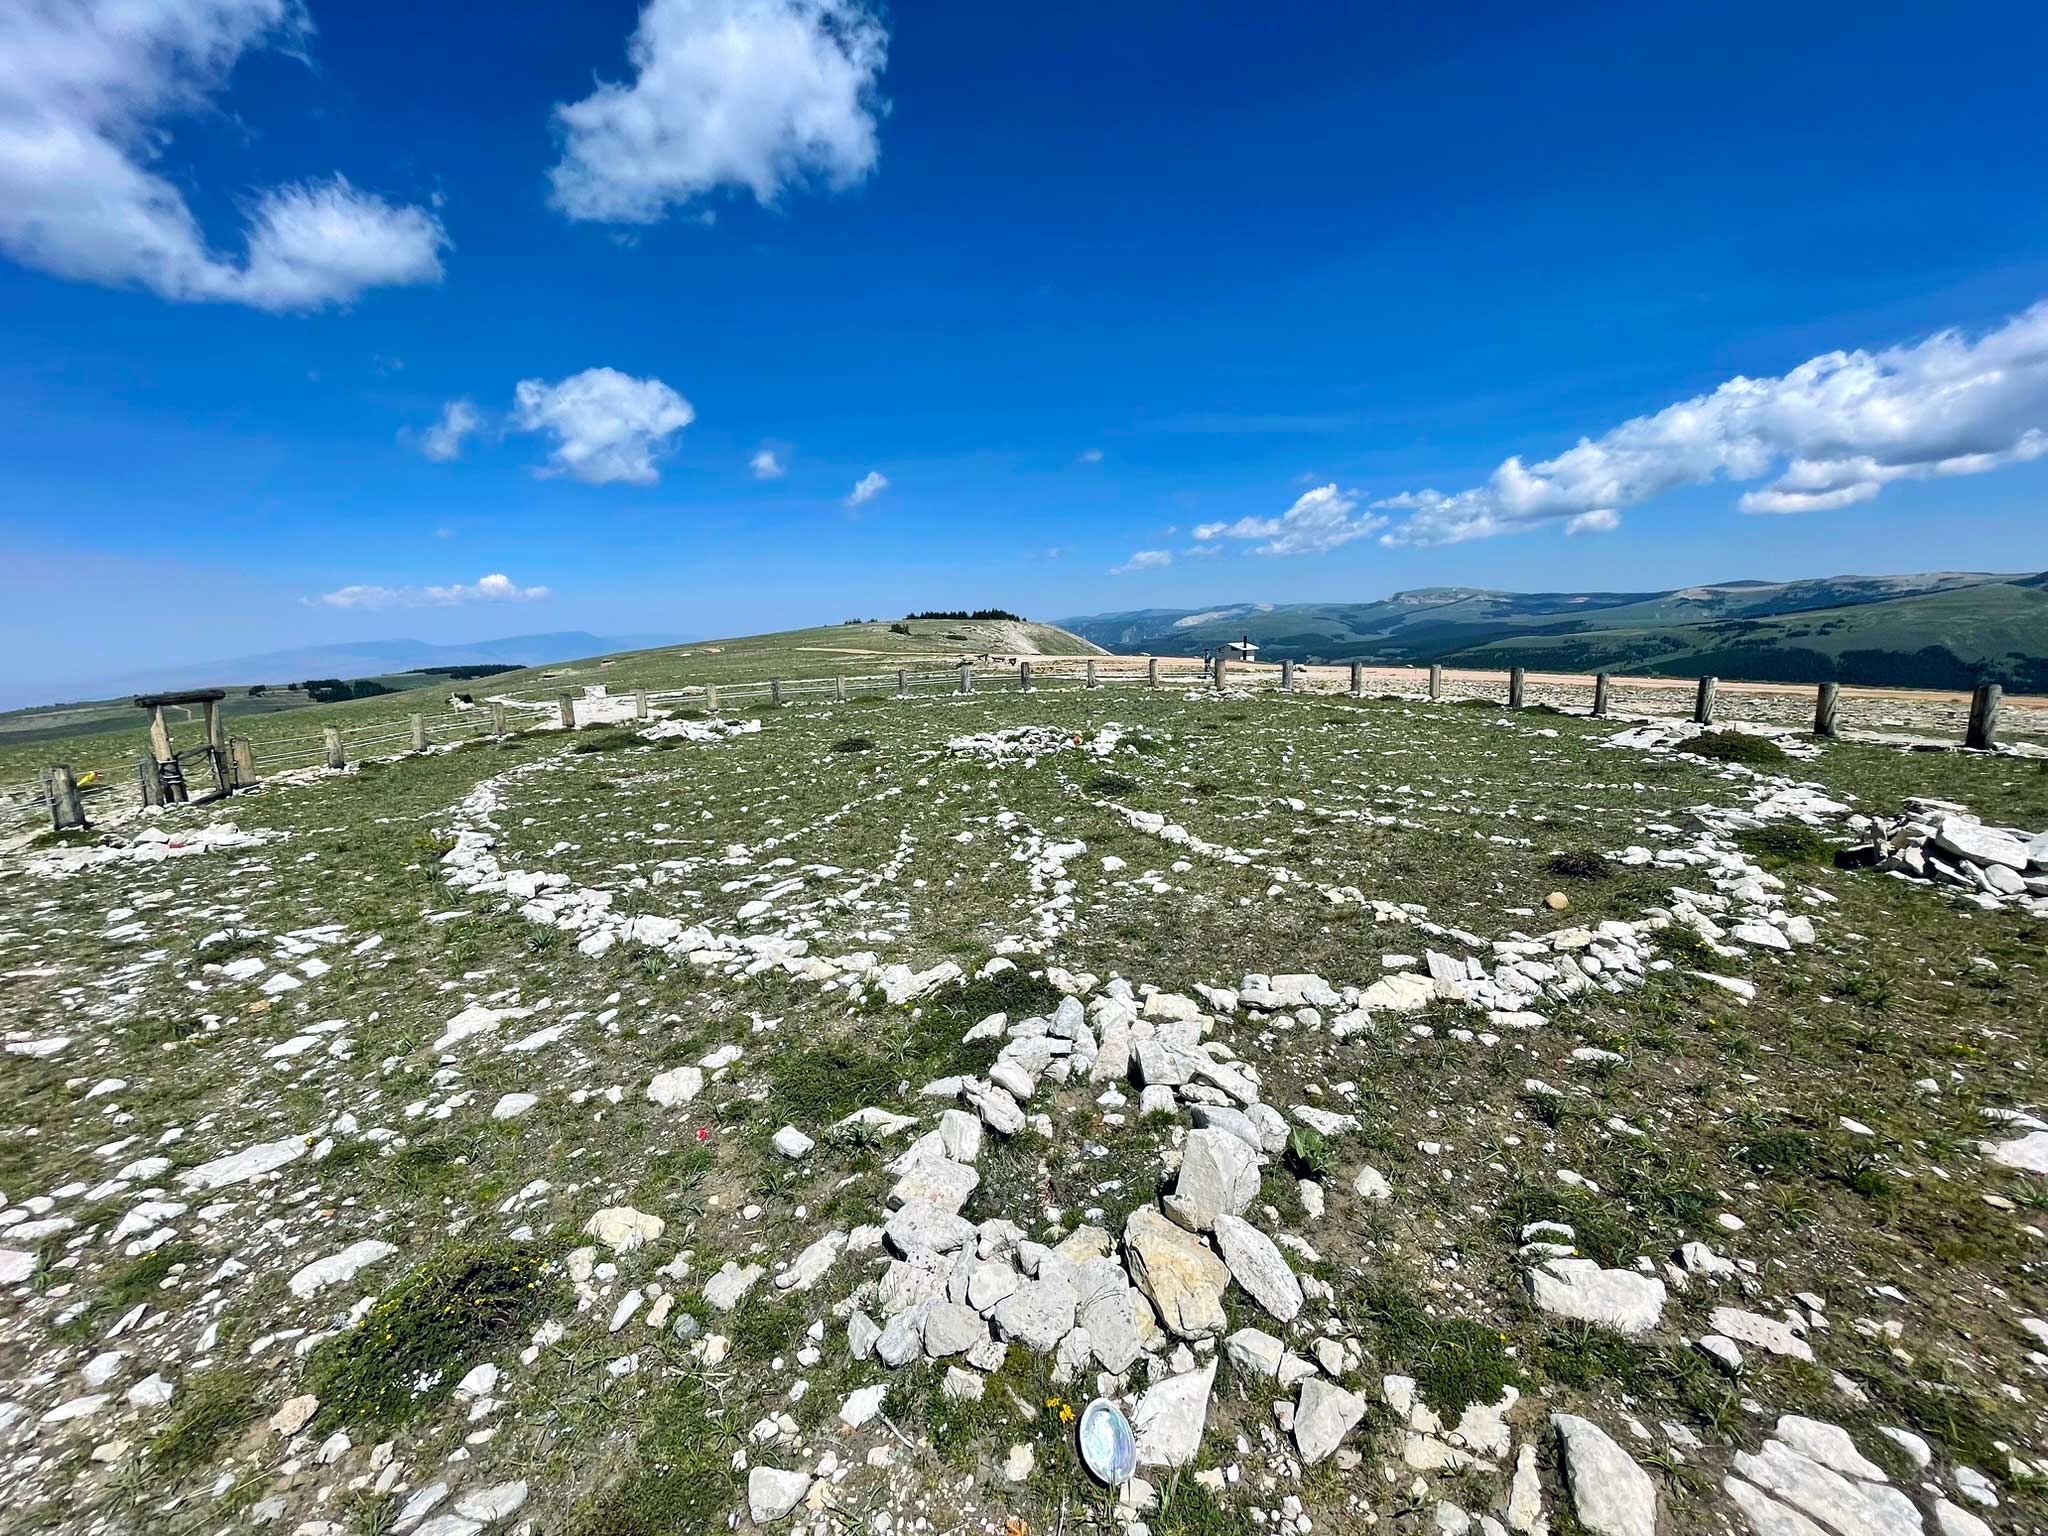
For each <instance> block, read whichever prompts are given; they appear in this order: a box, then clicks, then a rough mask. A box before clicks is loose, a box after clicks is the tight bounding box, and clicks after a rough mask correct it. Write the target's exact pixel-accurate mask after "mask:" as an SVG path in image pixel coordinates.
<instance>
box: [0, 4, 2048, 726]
mask: <svg viewBox="0 0 2048 1536" xmlns="http://www.w3.org/2000/svg"><path fill="white" fill-rule="evenodd" d="M1665 9H1666V8H1638V7H1630V8H1621V7H1609V6H1573V5H1554V6H1547V7H1530V6H1524V5H1518V6H1513V7H1506V6H1503V7H1497V8H1494V7H1465V8H1444V7H1412V6H1403V7H1388V6H1334V5H1333V6H1308V7H1283V8H1277V9H1269V10H1267V11H1264V12H1261V13H1259V14H1258V16H1257V20H1256V24H1253V23H1252V22H1250V21H1248V19H1247V18H1248V15H1249V14H1250V13H1247V12H1245V11H1244V9H1243V8H1242V7H1241V6H1235V5H1231V6H1224V5H1187V4H1176V5H1172V6H1164V5H1161V6H1152V5H1144V4H1130V5H1121V6H1113V7H1104V6H1100V5H1087V6H1081V5H1071V6H1064V5H1039V6H1035V7H1030V8H1025V7H1015V8H1008V9H1002V10H998V9H995V8H989V7H962V6H936V5H924V4H903V5H896V6H892V7H890V8H889V9H887V10H871V9H864V8H863V7H862V6H860V5H859V4H857V3H856V0H652V3H650V4H648V5H646V6H644V7H642V6H637V5H635V4H632V3H603V0H593V3H587V4H583V5H579V6H575V7H568V6H559V5H541V4H530V3H508V4H504V5H501V6H496V7H492V8H489V9H488V10H479V9H477V8H474V7H467V6H464V7H455V6H448V5H435V4H427V5H412V4H408V5H396V4H392V5H384V4H369V3H356V4H351V5H348V6H341V5H335V4H325V3H321V0H310V3H309V5H308V7H307V8H306V9H303V10H301V9H299V8H297V7H296V5H295V4H294V3H293V0H149V3H131V4H129V5H128V6H126V7H125V8H122V9H120V11H119V14H120V15H122V16H125V17H127V18H128V20H126V21H125V22H123V23H122V24H120V25H116V24H115V23H114V22H113V21H111V20H110V18H111V17H113V16H115V15H116V14H117V11H116V8H115V7H113V6H111V5H110V4H107V3H104V0H100V3H92V0H73V3H67V4H59V3H57V0H33V3H32V4H31V5H29V6H28V7H26V8H25V9H24V8H19V7H10V8H8V10H7V12H6V14H5V15H4V16H0V326H4V335H5V338H6V345H5V346H4V347H0V645H4V646H5V654H7V655H8V656H9V657H10V661H9V663H8V670H9V672H12V671H13V669H15V668H17V667H20V668H23V669H24V670H30V671H32V672H33V675H34V678H35V679H36V681H34V682H26V683H25V682H24V680H23V679H22V678H20V677H17V676H8V677H6V678H5V679H4V681H5V682H6V683H7V684H8V685H9V687H8V690H7V691H9V692H17V691H21V690H22V689H23V688H24V687H25V688H26V689H27V691H31V692H41V691H42V689H41V688H40V686H39V683H40V682H41V681H42V680H47V681H48V683H49V685H50V691H52V692H56V691H61V688H62V686H63V685H64V684H67V683H70V682H73V681H85V680H89V679H91V678H93V677H95V676H103V675H107V674H110V673H114V672H119V671H123V670H129V669H132V668H133V667H134V666H135V665H136V664H138V663H139V662H147V663H149V664H152V665H154V664H158V663H163V662H172V661H179V660H184V659H199V658H203V657H208V656H218V655H232V654H237V653H240V652H246V651H252V650H262V649H272V648H279V647H283V646H286V645H297V644H307V643H317V642H321V641H327V640H342V639H348V638H370V637H382V636H392V635H409V636H415V637H418V638H423V639H430V640H462V639H469V638H477V637H482V636H489V635H498V634H510V633H524V632H533V631H542V630H556V629H588V630H593V631H596V632H599V633H627V632H635V633H637V632H654V631H659V632H670V633H676V634H679V635H705V636H708V635H716V634H725V633H739V632H747V631H754V630H762V629H769V628H776V627H781V626H784V625H788V624H796V623H807V622H817V621H829V620H832V619H837V618H842V617H849V616H855V615H860V616H875V615H887V614H894V613H897V612H900V611H902V610H904V609H906V608H911V607H926V606H938V605H946V606H951V605H954V604H966V605H971V606H980V605H982V604H987V603H995V604H1003V605H1006V606H1011V607H1016V608H1019V609H1022V610H1024V611H1026V612H1029V613H1031V614H1033V615H1034V616H1041V617H1053V616H1059V615H1063V614H1073V613H1083V612H1091V611H1099V610H1105V609H1112V608H1135V607H1147V606H1195V605H1205V604H1208V603H1211V602H1218V601H1224V600H1246V599H1263V600H1270V601H1288V600H1297V599H1300V600H1306V599H1319V600H1341V599H1359V600H1363V599H1369V598H1373V597H1377V596H1380V595H1383V594H1385V593H1386V592H1389V591H1392V590H1395V589H1397V588H1400V587H1404V586H1420V585H1435V584H1443V583H1463V584H1474V585H1486V586H1502V587H1517V588H1561V587H1570V588H1578V587H1596V586H1597V587H1624V588H1634V587H1645V588H1648V587H1662V586H1671V585H1680V584H1684V583H1687V582H1692V581H1701V580H1709V579H1720V578H1731V577H1761V578H1773V577H1792V576H1802V575H1816V574H1829V573H1836V572H1841V571H1851V570H1853V571H1904V570H1918V569H1931V568H1974V569H2030V568H2038V567H2040V566H2043V565H2048V532H2044V530H2048V310H2036V309H2035V308H2034V306H2036V305H2038V304H2040V303H2041V302H2042V301H2043V300H2044V299H2048V196H2044V195H2043V194H2044V190H2048V189H2044V186H2043V181H2044V177H2043V172H2042V167H2043V166H2044V165H2048V112H2043V111H2042V110H2041V104H2040V95H2039V89H2040V88H2039V78H2038V73H2037V69H2038V60H2039V58H2040V57H2041V54H2042V50H2043V46H2044V44H2048V12H2044V10H2043V8H2042V7H2040V6H2038V5H2011V6H1999V5H1961V6H1954V7H1946V8H1939V9H1937V8H1930V7H1926V6H1921V5H1915V6H1883V5H1872V4H1867V3H1866V4H1858V5H1855V6H1853V7H1852V6H1847V5H1840V6H1837V5H1811V6H1802V5H1786V4H1784V3H1782V0H1780V3H1777V4H1773V5H1769V6H1761V5H1759V6H1746V5H1732V6H1727V7H1723V8H1720V9H1718V10H1715V11H1713V12H1712V13H1699V12H1693V13H1687V14H1675V13H1674V14H1651V13H1650V12H1661V11H1664V10H1665ZM636 37H637V38H638V40H639V41H638V45H637V48H636V49H635V51H633V52H629V47H630V46H632V44H633V40H634V39H635V38H636ZM649 123H653V124H655V125H657V127H658V131H651V130H650V129H649V128H648V127H647V125H648V124H649ZM25 146H26V147H25ZM49 146H58V147H60V148H61V149H62V151H63V154H64V155H65V157H66V158H64V159H62V160H61V161H59V160H53V159H52V158H51V156H50V154H47V153H45V150H46V149H47V148H48V147H49ZM52 165H56V166H58V168H59V169H60V170H61V171H62V174H61V175H60V174H58V172H57V171H55V170H52V169H51V167H52ZM336 178H344V179H343V180H336ZM10 208H12V210H13V212H11V213H10V212H9V211H8V210H9V209H10ZM1838 349H1839V350H1843V351H1848V352H1851V353H1852V354H1855V353H1857V350H1858V349H1862V351H1861V354H1859V355H1852V356H1851V357H1849V358H1847V359H1838V360H1835V361H1833V362H1827V363H1823V364H1821V365H1811V364H1810V363H1809V360H1812V359H1815V358H1817V357H1825V355H1826V354H1829V353H1831V352H1834V351H1837V350H1838ZM1801 365H1809V366H1808V368H1807V369H1806V371H1805V372H1795V370H1799V369H1800V368H1801ZM1739 376H1740V377H1747V378H1750V379H1757V380H1764V381H1767V382H1766V384H1764V385H1763V386H1761V387H1757V388H1746V389H1744V390H1741V391H1738V392H1736V393H1732V394H1731V393H1730V392H1729V391H1728V390H1726V389H1724V388H1723V386H1725V385H1727V383H1728V381H1730V380H1732V379H1736V378H1738V377H1739ZM1717 390H1720V391H1721V393H1720V394H1716V393H1715V392H1716V391H1717ZM1695 399H1699V400H1702V401H1703V403H1702V404H1701V405H1700V406H1698V407H1696V408H1694V409H1690V410H1687V411H1685V412H1682V413H1679V414H1678V415H1676V416H1665V417H1658V416H1657V415H1656V413H1659V412H1663V411H1665V410H1666V408H1667V407H1671V406H1673V405H1674V404H1676V403H1678V402H1684V401H1689V400H1695ZM451 405H452V406H453V407H454V409H455V411H456V415H455V416H454V417H453V418H450V417H448V416H446V414H445V413H447V412H448V411H449V410H450V408H451ZM1644 418H1648V419H1647V420H1645V419H1644ZM450 420H453V421H454V423H455V424H456V425H458V426H465V427H467V426H468V424H469V423H470V422H472V421H473V422H474V426H473V427H469V429H467V430H463V431H459V432H454V433H449V432H446V431H443V432H442V433H440V434H438V435H437V434H436V433H435V431H434V429H435V427H436V425H437V423H442V424H445V423H447V422H448V421H450ZM1582 437H1584V438H1588V439H1591V440H1593V446H1592V448H1591V449H1590V450H1587V451H1583V452H1581V453H1580V454H1578V455H1577V456H1572V455H1570V454H1568V453H1567V450H1571V449H1572V448H1573V445H1574V444H1575V443H1576V442H1577V441H1578V440H1579V439H1580V438H1582ZM763 450H766V451H767V452H768V453H770V454H772V456H773V467H774V468H775V469H777V470H779V471H780V473H779V474H778V475H776V476H774V477H773V478H762V477H760V476H759V475H758V474H757V472H756V470H755V468H754V467H753V466H754V465H755V463H756V461H757V458H758V456H759V455H760V454H761V453H762V452H763ZM1559 455H1566V457H1565V458H1563V459H1562V460H1560V459H1559V458H1558V456H1559ZM1511 458H1519V460H1520V461H1521V468H1520V469H1519V470H1518V471H1516V470H1510V471H1508V472H1504V471H1503V469H1502V466H1503V464H1504V463H1505V462H1506V461H1509V460H1510V459H1511ZM868 477H878V480H879V481H880V482H885V483H884V484H881V485H880V488H879V489H878V490H876V491H874V492H873V493H872V494H870V495H869V496H867V497H866V498H865V499H858V500H857V499H856V497H855V487H856V486H857V485H859V484H861V483H862V482H863V481H866V483H868V484H869V485H871V486H873V485H876V484H877V480H875V479H869V478H868ZM1432 493H1433V494H1432ZM849 503H854V504H851V505H850V504H849ZM1766 508H1768V510H1766ZM1567 529H1571V530H1574V531H1571V532H1567V531H1566V530H1567ZM1141 554H1142V557H1141V558H1136V559H1134V557H1137V556H1141ZM486 576H492V577H498V578H500V580H498V581H494V582H486V581H484V580H483V578H485V577H486ZM538 589H545V595H536V593H537V590H538Z"/></svg>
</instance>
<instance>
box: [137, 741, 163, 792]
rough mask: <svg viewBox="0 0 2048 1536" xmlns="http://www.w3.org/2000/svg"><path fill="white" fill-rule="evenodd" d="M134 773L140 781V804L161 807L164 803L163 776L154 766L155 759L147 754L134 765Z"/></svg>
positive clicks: (160, 770)
mask: <svg viewBox="0 0 2048 1536" xmlns="http://www.w3.org/2000/svg"><path fill="white" fill-rule="evenodd" d="M135 770H136V773H137V774H138V775H139V776H140V778H141V779H142V803H143V804H144V805H162V804H163V803H164V774H163V770H162V769H161V768H159V767H157V765H156V759H155V758H153V757H151V756H150V755H149V754H148V753H146V752H145V753H144V754H143V755H142V760H141V761H140V762H138V763H137V764H136V765H135Z"/></svg>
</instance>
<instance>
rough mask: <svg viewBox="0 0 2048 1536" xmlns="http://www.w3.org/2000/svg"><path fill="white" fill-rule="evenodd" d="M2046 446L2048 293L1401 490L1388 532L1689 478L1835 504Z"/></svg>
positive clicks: (1766, 504) (1490, 517)
mask: <svg viewBox="0 0 2048 1536" xmlns="http://www.w3.org/2000/svg"><path fill="white" fill-rule="evenodd" d="M2042 457H2048V302H2043V303H2039V304H2036V305H2034V306H2033V307H2032V308H2031V309H2029V310H2027V311H2026V312H2025V313H2023V314H2019V315H2015V316H2013V317H2012V318H2011V319H2009V320H2007V321H2006V322H2005V323H2004V324H2003V325H2000V326H1998V327H1997V328H1995V329H1993V330H1991V331H1988V332H1986V333H1985V334H1984V335H1982V336H1979V337H1976V338H1974V339H1973V338H1971V337H1969V336H1967V335H1965V334H1964V333H1962V332H1960V331H1954V330H1949V331H1942V332H1940V333H1939V334H1938V335H1934V336H1930V337H1928V338H1927V339H1926V340H1925V341H1921V342H1916V343H1913V344H1911V345H1906V346H1897V347H1888V348H1885V349H1884V350H1882V351H1879V352H1864V351H1855V352H1825V353H1822V354H1821V355H1820V356H1819V357H1815V358H1810V359H1809V360H1807V361H1806V362H1804V363H1801V364H1800V365H1799V366H1798V367H1797V368H1794V369H1793V370H1792V371H1791V372H1789V373H1787V374H1784V375H1782V376H1781V377H1778V378H1769V379H1750V378H1741V377H1738V378H1733V379H1730V380H1729V381H1728V382H1727V383H1725V384H1723V385H1721V386H1720V387H1719V388H1718V389H1716V390H1715V391H1714V392H1713V393H1712V394H1708V395H1699V396H1695V397H1694V398H1693V399H1690V400H1684V401H1680V402H1679V403H1678V404H1676V405H1672V406H1667V407H1666V408H1665V409H1663V410H1661V411H1659V412H1657V413H1656V414H1655V415H1651V416H1638V417H1636V418H1634V419H1633V420H1631V421H1626V422H1623V423H1622V424H1621V425H1620V426H1619V427H1616V428H1615V429H1614V430H1613V431H1611V432H1609V433H1607V434H1605V435H1604V436H1602V437H1598V438H1581V439H1580V440H1579V442H1578V444H1577V446H1575V447H1573V448H1570V449H1568V450H1566V451H1565V452H1564V453H1561V454H1559V455H1558V456H1557V457H1556V458H1553V459H1546V460H1544V461H1543V462H1541V463H1539V464H1533V465H1525V464H1524V463H1523V462H1522V461H1521V459H1520V458H1511V459H1508V460H1507V461H1506V462H1505V463H1503V464H1502V465H1501V466H1500V468H1498V469H1496V470H1495V471H1494V472H1493V474H1492V476H1491V477H1490V478H1489V479H1488V480H1487V482H1486V484H1484V485H1481V486H1475V487H1474V488H1472V489H1471V490H1466V491H1460V492H1458V493H1456V494H1455V495H1448V496H1447V495H1444V494H1443V493H1442V492H1439V491H1413V492H1405V493H1403V494H1402V495H1399V496H1392V497H1389V498H1387V499H1386V500H1384V501H1381V502H1376V503H1375V504H1374V505H1375V506H1378V507H1381V508H1384V509H1387V510H1392V511H1401V512H1406V513H1408V514H1409V516H1408V517H1407V519H1406V520H1405V521H1404V522H1403V523H1402V524H1401V525H1400V526H1399V527H1397V528H1395V529H1394V530H1393V531H1392V532H1390V533H1388V534H1387V535H1385V537H1384V538H1383V540H1382V542H1383V543H1387V544H1452V543H1457V542H1459V541H1461V540H1464V539H1483V538H1489V537H1491V536H1493V535H1494V534H1499V533H1512V532H1516V531H1518V530H1520V529H1523V528H1530V527H1535V526H1537V525H1539V524H1542V523H1549V522H1558V521H1562V522H1564V523H1565V524H1566V527H1567V528H1568V529H1571V530H1573V531H1577V530H1579V529H1606V528H1611V527H1612V526H1614V522H1615V521H1617V520H1618V519H1617V518H1616V514H1617V513H1618V512H1619V510H1620V509H1621V508H1623V507H1629V506H1634V505H1636V504H1637V503H1639V502H1642V501H1646V500H1648V499H1649V498H1650V497H1652V496H1657V495H1661V494H1662V493H1664V492H1666V491H1669V490H1673V489H1675V488H1676V487H1678V486H1681V485H1701V484H1706V483H1708V482H1711V481H1714V480H1717V479H1725V480H1756V479H1760V478H1762V477H1763V476H1765V475H1769V474H1771V473H1772V472H1773V471H1774V470H1776V471H1777V474H1776V478H1775V479H1773V480H1772V481H1771V483H1770V484H1769V485H1767V486H1764V487H1762V488H1760V489H1758V490H1754V491H1750V492H1748V493H1746V494H1745V495H1744V496H1743V497H1742V498H1741V500H1740V501H1739V503H1738V505H1739V506H1740V507H1741V508H1742V510H1743V511H1745V512H1758V513H1773V512H1776V513H1782V512H1825V511H1832V510H1835V509H1838V508H1841V507H1847V506H1853V505H1855V504H1856V503H1858V502H1864V501H1869V500H1870V499H1871V498H1872V497H1874V496H1876V495H1877V494H1878V492H1879V491H1881V490H1882V489H1883V488H1884V487H1885V486H1886V485H1888V484H1890V483H1891V482H1892V481H1894V480H1928V479H1937V478H1944V477H1948V476H1953V475H1978V474H1983V473H1985V472H1986V471H1989V470H1993V469H1999V468H2003V467H2004V466H2006V465H2009V464H2020V463H2025V462H2028V461H2030V460H2033V459H2038V458H2042Z"/></svg>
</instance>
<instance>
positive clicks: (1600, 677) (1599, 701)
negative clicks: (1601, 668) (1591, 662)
mask: <svg viewBox="0 0 2048 1536" xmlns="http://www.w3.org/2000/svg"><path fill="white" fill-rule="evenodd" d="M1593 718H1594V719H1596V720H1604V719H1606V718H1607V674H1606V673H1605V672H1595V673H1594V674H1593Z"/></svg>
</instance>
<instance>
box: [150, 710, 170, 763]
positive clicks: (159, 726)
mask: <svg viewBox="0 0 2048 1536" xmlns="http://www.w3.org/2000/svg"><path fill="white" fill-rule="evenodd" d="M149 750H150V752H151V753H152V754H153V755H154V756H155V758H156V760H157V761H158V762H160V763H168V762H169V761H170V760H171V728H170V726H169V725H167V724H165V723H164V707H163V705H161V704H157V705H153V706H152V707H151V708H150V711H149Z"/></svg>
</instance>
